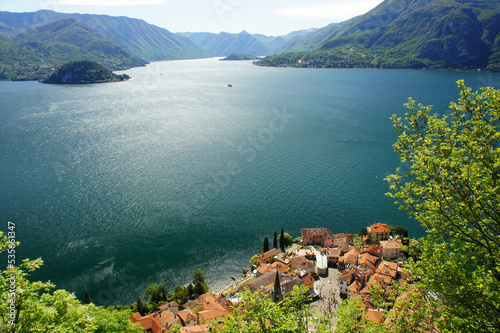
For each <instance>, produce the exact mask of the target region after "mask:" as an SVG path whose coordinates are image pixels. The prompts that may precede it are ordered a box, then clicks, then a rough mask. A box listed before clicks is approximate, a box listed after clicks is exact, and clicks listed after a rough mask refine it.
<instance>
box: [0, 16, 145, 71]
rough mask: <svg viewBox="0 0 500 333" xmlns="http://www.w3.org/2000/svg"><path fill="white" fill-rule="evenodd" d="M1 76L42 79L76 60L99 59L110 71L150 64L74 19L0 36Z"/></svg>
mask: <svg viewBox="0 0 500 333" xmlns="http://www.w3.org/2000/svg"><path fill="white" fill-rule="evenodd" d="M0 46H1V47H0V49H1V50H2V51H1V52H0V64H1V65H2V67H3V70H2V72H1V73H0V79H40V78H41V77H44V76H46V75H47V74H48V73H49V72H50V68H52V67H58V66H60V65H62V64H64V63H66V62H71V61H74V60H91V61H96V62H99V63H100V64H102V65H104V66H106V68H108V69H110V70H118V69H126V68H130V67H137V66H143V65H145V64H146V62H145V61H144V60H141V59H139V58H137V57H135V56H133V55H132V54H130V52H128V51H126V50H125V49H123V48H122V47H121V46H119V45H118V44H117V43H116V42H114V41H112V40H111V39H109V38H107V37H105V36H103V35H101V34H99V33H98V32H96V31H94V30H93V29H92V28H90V27H89V26H88V25H86V24H84V23H82V22H80V21H78V20H76V19H74V18H69V17H68V18H62V19H59V20H55V21H50V22H48V23H45V24H41V25H38V26H35V27H34V28H31V29H28V30H26V31H24V32H22V33H20V34H17V35H16V36H14V37H13V38H7V37H0Z"/></svg>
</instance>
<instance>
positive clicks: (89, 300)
mask: <svg viewBox="0 0 500 333" xmlns="http://www.w3.org/2000/svg"><path fill="white" fill-rule="evenodd" d="M90 303H92V300H91V299H90V295H89V293H88V292H87V290H85V304H90Z"/></svg>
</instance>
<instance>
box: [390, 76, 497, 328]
mask: <svg viewBox="0 0 500 333" xmlns="http://www.w3.org/2000/svg"><path fill="white" fill-rule="evenodd" d="M458 87H459V89H460V98H459V100H458V103H451V104H450V112H449V113H447V114H444V115H443V116H439V115H437V114H433V115H431V107H430V106H423V105H421V104H419V105H418V106H416V105H415V101H413V100H412V99H409V102H408V103H407V104H406V107H407V109H408V112H407V113H406V116H405V119H404V120H402V119H401V118H397V117H396V116H393V118H392V120H393V122H394V126H395V129H396V131H397V132H399V133H401V134H400V136H399V138H398V140H397V142H396V144H395V145H394V149H395V151H396V152H397V154H398V156H399V157H400V159H401V161H402V162H403V163H408V164H409V166H410V171H407V172H406V173H404V174H402V173H401V170H399V169H398V170H396V173H395V174H393V175H391V176H389V177H387V181H388V183H389V185H390V190H391V192H390V193H389V196H391V197H393V198H395V199H396V203H397V204H399V205H400V206H401V207H402V208H403V209H405V210H407V211H408V212H409V214H410V216H412V217H414V218H415V219H416V220H418V221H419V222H420V223H421V225H422V226H423V227H424V228H425V229H426V231H427V236H426V238H425V239H423V240H421V241H420V249H421V255H420V258H418V259H420V260H419V261H417V262H416V263H415V264H414V265H413V267H412V270H413V272H414V275H415V276H421V277H422V280H421V282H420V286H421V287H422V288H425V290H427V292H429V293H432V294H433V295H435V297H438V298H439V300H440V302H441V304H442V307H443V308H445V309H446V310H447V312H448V316H449V317H450V318H451V319H450V320H448V321H446V324H445V323H439V325H441V326H445V325H448V326H450V325H453V327H451V328H450V327H448V329H451V330H453V331H455V332H460V331H461V332H471V331H474V332H493V331H499V330H500V236H499V235H500V149H499V147H500V91H499V90H494V89H493V88H483V89H482V90H481V92H472V89H470V88H467V87H465V84H464V82H463V81H458Z"/></svg>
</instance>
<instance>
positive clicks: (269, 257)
mask: <svg viewBox="0 0 500 333" xmlns="http://www.w3.org/2000/svg"><path fill="white" fill-rule="evenodd" d="M280 253H281V250H280V249H276V248H274V249H271V250H269V251H267V252H265V253H263V254H261V255H260V256H257V258H256V259H255V263H256V264H257V265H260V264H262V263H272V262H273V261H274V256H277V255H278V254H280Z"/></svg>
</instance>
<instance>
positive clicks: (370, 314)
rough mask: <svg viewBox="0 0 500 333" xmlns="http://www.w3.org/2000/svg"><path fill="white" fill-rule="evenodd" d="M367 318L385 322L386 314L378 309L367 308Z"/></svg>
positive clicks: (376, 321)
mask: <svg viewBox="0 0 500 333" xmlns="http://www.w3.org/2000/svg"><path fill="white" fill-rule="evenodd" d="M365 316H366V319H368V320H369V321H371V322H374V323H379V324H380V323H383V322H384V314H383V313H382V312H380V311H378V310H371V309H368V310H366V313H365Z"/></svg>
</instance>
